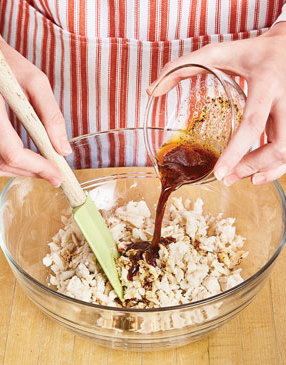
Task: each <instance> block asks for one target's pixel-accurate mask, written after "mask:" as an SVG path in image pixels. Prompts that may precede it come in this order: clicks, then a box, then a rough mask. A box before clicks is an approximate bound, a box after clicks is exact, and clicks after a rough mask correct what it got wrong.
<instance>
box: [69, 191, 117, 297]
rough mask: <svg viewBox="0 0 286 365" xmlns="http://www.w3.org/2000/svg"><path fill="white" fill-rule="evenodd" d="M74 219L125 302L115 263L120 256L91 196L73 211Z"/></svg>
mask: <svg viewBox="0 0 286 365" xmlns="http://www.w3.org/2000/svg"><path fill="white" fill-rule="evenodd" d="M73 217H74V220H75V221H76V223H77V224H78V226H79V228H80V230H81V232H82V233H83V235H84V237H85V239H86V240H87V242H88V244H89V246H90V248H91V249H92V251H93V252H94V254H95V256H96V258H97V260H98V261H99V264H100V266H101V267H102V269H103V271H104V272H105V274H106V276H107V278H108V280H109V281H110V284H111V285H112V287H113V289H114V290H115V293H116V294H117V295H118V297H119V299H120V300H121V301H123V300H124V299H123V288H122V285H121V282H120V280H119V277H118V273H117V270H116V266H115V261H114V259H115V258H116V257H118V256H119V254H118V251H117V247H116V244H115V242H114V239H113V237H112V235H111V233H110V231H109V229H108V227H107V225H106V223H105V221H104V219H103V218H102V216H101V214H100V213H99V211H98V209H97V208H96V206H95V205H94V203H93V201H92V200H91V198H90V196H89V195H87V199H86V202H85V203H84V204H83V205H81V206H80V207H77V208H74V209H73Z"/></svg>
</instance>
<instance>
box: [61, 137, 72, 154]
mask: <svg viewBox="0 0 286 365" xmlns="http://www.w3.org/2000/svg"><path fill="white" fill-rule="evenodd" d="M61 150H62V152H63V153H64V154H65V155H70V154H71V153H72V148H71V146H70V144H69V142H68V141H67V140H66V139H64V140H62V141H61Z"/></svg>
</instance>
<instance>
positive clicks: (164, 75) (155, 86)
mask: <svg viewBox="0 0 286 365" xmlns="http://www.w3.org/2000/svg"><path fill="white" fill-rule="evenodd" d="M241 42H243V41H232V42H225V43H218V44H208V45H206V46H204V47H202V48H200V49H199V50H197V51H194V52H192V53H190V54H188V55H185V56H182V57H179V58H177V59H175V60H173V61H171V62H169V63H167V64H166V65H165V66H164V68H163V70H162V72H161V73H160V75H159V76H158V78H157V80H155V81H154V82H153V83H152V84H151V85H150V86H149V87H148V89H147V90H146V91H147V94H148V95H151V94H152V95H153V96H160V95H164V94H166V93H167V92H168V91H170V90H171V89H172V88H173V87H174V86H176V84H178V82H180V81H181V80H184V79H187V78H190V77H192V76H195V75H198V74H202V73H206V72H208V69H205V68H204V66H206V67H214V68H218V69H222V70H224V71H225V72H227V73H230V74H233V73H235V74H236V75H239V74H240V72H239V70H238V67H237V66H236V64H237V55H236V57H234V54H235V53H236V52H234V51H233V48H234V47H239V46H240V45H241ZM243 47H245V45H243ZM196 66H197V67H196Z"/></svg>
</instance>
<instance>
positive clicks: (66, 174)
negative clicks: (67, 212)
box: [0, 51, 86, 208]
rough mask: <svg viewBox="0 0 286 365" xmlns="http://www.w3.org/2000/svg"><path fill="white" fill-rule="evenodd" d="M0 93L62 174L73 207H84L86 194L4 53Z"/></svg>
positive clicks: (63, 183) (0, 64)
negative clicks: (51, 138) (56, 147)
mask: <svg viewBox="0 0 286 365" xmlns="http://www.w3.org/2000/svg"><path fill="white" fill-rule="evenodd" d="M0 93H1V95H2V96H3V97H4V99H5V100H6V101H7V103H8V104H9V105H10V107H11V109H12V110H13V111H14V112H15V114H16V115H17V117H18V118H19V120H20V121H21V122H22V124H23V126H24V127H25V129H26V130H27V132H28V133H29V135H30V136H31V138H32V139H33V141H34V143H35V145H36V146H37V147H38V149H39V151H40V153H41V154H42V155H43V156H44V157H45V158H47V159H48V160H50V161H52V162H53V163H54V164H55V165H56V166H57V167H58V169H59V170H60V172H61V175H62V184H61V188H62V190H63V192H64V194H65V195H66V197H67V199H68V200H69V202H70V205H71V206H72V207H73V208H75V207H78V206H80V205H82V204H83V203H84V202H85V200H86V195H85V193H84V191H83V190H82V188H81V187H80V184H79V182H78V180H77V179H76V177H75V175H74V173H73V171H72V170H71V168H70V167H69V165H68V163H67V162H66V160H65V159H64V157H62V156H60V155H59V154H58V153H57V152H56V151H55V150H54V148H53V146H52V144H51V142H50V140H49V137H48V135H47V132H46V130H45V128H44V126H43V124H42V123H41V121H40V119H39V118H38V116H37V114H36V112H35V110H34V109H33V107H32V106H31V104H30V103H29V101H28V99H27V97H26V95H25V94H24V92H23V90H22V88H21V86H20V85H19V83H18V81H17V80H16V78H15V76H14V74H13V72H12V70H11V68H10V67H9V65H8V64H7V62H6V60H5V58H4V55H3V53H2V52H1V51H0Z"/></svg>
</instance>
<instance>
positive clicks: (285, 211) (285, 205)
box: [0, 127, 286, 313]
mask: <svg viewBox="0 0 286 365" xmlns="http://www.w3.org/2000/svg"><path fill="white" fill-rule="evenodd" d="M126 130H143V128H142V127H138V128H133V127H132V128H118V129H111V130H106V131H101V132H94V133H89V134H85V135H81V136H78V137H75V138H72V139H70V141H73V142H75V141H78V140H80V139H82V138H84V137H92V136H97V135H101V134H106V133H110V132H111V133H117V132H119V131H126ZM138 174H140V171H138V172H134V173H132V174H131V173H123V174H114V175H109V176H104V177H98V178H96V179H94V180H93V181H99V180H102V179H103V178H105V179H106V178H108V177H111V176H122V177H119V178H128V177H136V175H138ZM141 174H142V172H141ZM145 175H146V173H145ZM141 177H142V176H141ZM147 178H157V176H156V173H155V172H154V174H153V175H148V176H147ZM14 179H17V178H11V179H9V181H8V183H7V184H6V185H5V187H4V189H3V191H2V192H1V194H0V208H1V206H2V203H3V200H4V199H5V196H6V194H7V192H8V189H9V186H10V185H11V183H12V182H13V180H14ZM85 183H86V182H84V183H82V184H83V185H84V184H85ZM268 184H274V186H275V188H276V190H277V192H278V195H279V197H280V199H281V206H282V217H283V216H284V217H285V216H286V196H285V194H284V191H283V189H282V187H281V185H280V183H279V182H278V181H277V180H275V181H273V182H271V183H268ZM282 219H283V218H282ZM285 241H286V230H285V227H284V232H283V235H282V238H281V241H280V243H279V245H278V247H277V249H276V250H275V252H274V253H273V255H272V256H271V257H270V259H269V260H268V261H267V262H266V263H265V264H264V265H263V266H262V267H261V268H260V269H259V270H258V271H257V272H256V273H255V274H253V275H252V276H250V277H249V278H248V279H246V280H244V281H243V282H242V283H240V284H238V285H236V286H234V287H233V288H231V289H228V290H226V291H223V292H222V293H219V294H216V295H213V296H210V297H208V298H206V299H201V300H197V301H195V302H191V303H186V304H179V305H175V306H169V307H162V308H143V309H140V308H120V307H110V306H106V305H101V304H95V303H89V302H85V301H83V300H80V299H75V298H71V297H69V296H67V295H65V294H62V293H58V292H56V291H54V290H53V289H51V288H49V287H48V286H46V285H44V284H42V283H41V282H39V281H38V280H36V279H35V278H34V277H32V276H31V275H30V274H28V273H27V272H26V271H25V270H24V269H23V268H22V267H21V266H20V265H19V264H18V263H17V262H16V261H15V260H14V259H13V257H12V256H11V255H10V252H9V250H8V249H7V247H6V244H5V242H4V240H3V239H2V236H1V234H0V247H1V248H2V250H3V252H4V254H5V256H6V258H8V261H9V262H10V263H12V264H13V266H14V267H15V268H16V269H17V270H18V271H19V272H20V273H21V274H22V275H24V276H25V277H26V279H28V281H30V282H32V284H34V285H36V286H38V287H39V288H40V289H42V290H43V291H47V292H48V293H50V294H51V295H53V296H55V297H58V298H59V299H63V300H64V301H67V302H72V303H76V304H79V305H82V306H87V307H91V308H94V309H100V310H107V311H115V312H124V313H154V312H155V313H156V312H165V311H177V310H183V309H195V308H198V307H200V306H203V305H207V304H211V303H214V302H217V301H219V300H222V299H224V298H226V297H229V296H231V295H232V294H233V293H236V292H238V291H240V289H242V288H244V287H245V286H248V285H249V284H251V283H252V282H254V281H255V279H257V278H258V277H259V276H260V275H262V274H263V273H264V272H265V271H266V270H267V269H268V268H269V267H270V266H271V265H272V264H273V263H274V261H275V260H276V259H277V257H278V256H279V254H280V252H281V250H282V248H283V246H284V244H285Z"/></svg>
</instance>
